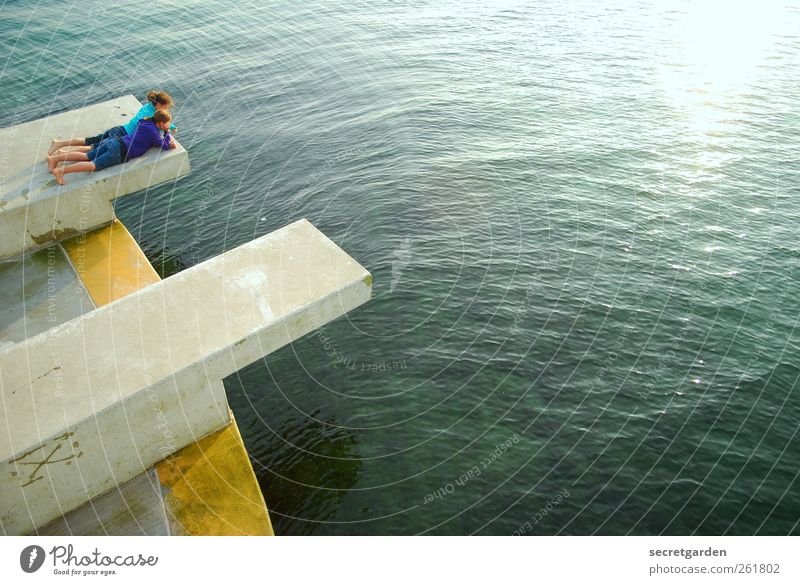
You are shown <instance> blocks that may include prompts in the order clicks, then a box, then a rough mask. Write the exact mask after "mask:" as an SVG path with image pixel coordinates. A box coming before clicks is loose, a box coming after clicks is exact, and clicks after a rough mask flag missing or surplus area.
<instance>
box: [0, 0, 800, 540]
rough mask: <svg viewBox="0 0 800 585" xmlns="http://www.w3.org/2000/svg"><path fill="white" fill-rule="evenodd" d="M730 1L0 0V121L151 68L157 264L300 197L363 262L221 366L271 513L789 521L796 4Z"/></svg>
mask: <svg viewBox="0 0 800 585" xmlns="http://www.w3.org/2000/svg"><path fill="white" fill-rule="evenodd" d="M598 4H602V5H598ZM752 4H754V5H753V6H749V5H743V6H739V5H736V4H734V5H733V6H731V5H729V4H725V3H721V2H717V3H714V2H710V3H690V2H685V1H679V0H675V1H671V2H664V3H658V4H656V5H648V4H647V3H640V2H633V1H625V2H604V3H597V2H589V1H585V2H584V1H578V2H575V1H572V2H539V3H534V2H512V1H509V2H492V3H481V2H474V1H466V0H465V1H463V2H459V3H447V2H443V3H423V2H409V3H394V2H369V3H367V2H347V3H344V2H338V1H324V2H321V3H317V4H314V5H313V6H308V7H303V6H298V5H296V3H291V2H273V3H271V4H270V5H269V6H262V5H260V3H255V2H247V1H243V2H239V3H236V4H226V3H222V2H213V1H195V2H181V3H170V2H159V3H151V4H148V7H147V11H146V12H142V9H141V6H140V5H139V4H137V3H123V5H122V6H121V7H119V8H117V7H116V6H115V7H114V8H113V9H109V7H108V3H107V2H104V3H100V2H97V3H92V2H71V3H70V2H37V3H34V2H6V3H5V4H3V5H2V8H0V10H2V17H3V18H2V21H1V22H0V46H2V52H0V63H2V69H0V84H1V86H2V90H3V91H2V92H0V124H2V125H3V126H6V125H10V124H14V123H18V122H22V121H26V120H31V119H36V118H39V117H42V116H45V115H47V114H48V113H51V112H59V111H64V110H69V109H73V108H77V107H80V106H82V105H84V104H88V103H94V102H98V101H101V100H105V99H109V98H112V97H116V96H118V95H122V94H126V93H134V94H136V95H138V96H143V95H144V94H145V92H146V91H147V90H148V89H150V88H151V87H160V88H163V89H166V90H168V91H170V92H171V93H172V94H173V96H174V97H175V98H176V100H177V107H176V109H175V114H176V117H177V124H178V126H179V129H180V132H179V138H180V139H181V141H182V143H183V144H184V145H186V146H187V147H188V149H189V151H190V156H191V161H192V169H193V171H192V174H191V176H189V177H188V178H185V179H182V180H181V181H179V182H178V183H177V184H176V185H175V186H174V187H173V186H162V187H158V188H153V189H150V190H149V191H148V192H147V193H144V194H139V195H135V196H132V197H128V198H125V199H122V200H120V201H119V202H118V204H117V211H118V213H119V215H120V217H121V218H122V220H123V221H124V222H125V223H126V225H127V226H128V227H129V228H130V229H131V231H132V232H133V233H134V235H135V236H136V237H137V239H138V240H139V242H140V243H141V245H142V247H143V249H144V250H145V252H146V253H147V254H148V257H149V258H150V259H151V261H152V262H153V263H154V264H155V265H156V266H157V268H158V269H159V270H160V272H161V273H162V274H165V275H168V274H172V273H174V272H176V271H179V270H181V269H183V268H185V267H187V266H191V265H193V264H196V263H198V262H201V261H203V260H205V259H207V258H209V257H211V256H213V255H215V254H218V253H220V252H222V251H224V250H227V249H230V248H232V247H234V246H237V245H239V244H242V243H243V242H246V241H249V240H251V239H252V238H254V237H257V236H259V235H262V234H264V233H267V232H270V231H272V230H274V229H276V228H279V227H281V226H283V225H285V224H286V223H288V222H290V221H293V220H295V219H298V218H300V217H306V218H308V219H309V220H310V221H312V222H313V223H314V224H315V225H316V226H318V227H319V228H320V229H321V230H322V231H323V232H325V233H326V234H327V235H328V236H329V237H331V238H332V239H333V240H334V241H336V242H337V243H338V244H339V245H340V246H342V247H343V248H344V249H345V250H347V251H348V252H349V253H350V254H351V255H352V256H354V257H355V258H356V259H357V260H359V262H361V263H362V264H363V265H364V266H366V267H367V268H368V269H369V270H370V271H371V272H372V273H373V275H374V277H375V285H374V299H373V300H372V301H371V302H370V303H369V304H367V305H365V306H364V307H362V308H360V309H359V310H357V311H354V312H353V313H352V314H350V315H348V316H347V317H345V318H341V319H339V320H338V321H336V322H335V323H333V324H330V325H329V326H327V327H325V329H324V330H323V331H322V332H320V333H319V334H318V335H316V336H312V337H309V338H305V339H302V340H300V341H299V342H297V343H295V344H293V345H292V346H291V347H287V348H284V349H283V350H281V351H279V352H277V353H275V354H273V355H271V356H269V357H268V358H267V359H266V360H265V361H264V362H263V363H258V364H255V365H253V366H251V367H248V368H246V369H245V370H243V371H242V372H240V373H239V374H238V375H236V376H233V377H231V378H230V379H228V380H226V386H227V388H228V394H229V398H230V403H231V405H232V408H233V410H234V411H235V413H236V418H237V420H238V422H239V426H240V428H241V431H242V433H243V435H244V439H245V442H246V444H247V447H248V450H249V451H250V453H251V455H252V457H253V465H254V467H255V469H256V472H257V474H258V478H259V481H260V483H261V485H262V488H263V490H264V493H265V497H266V500H267V503H268V505H269V507H270V512H271V515H272V519H273V522H274V524H275V526H276V529H277V531H278V532H279V533H282V534H312V533H313V534H418V533H426V534H467V533H480V534H511V533H514V532H517V533H525V534H591V533H603V534H627V533H632V534H686V533H698V534H722V533H725V534H756V533H757V534H789V533H793V534H797V533H798V532H800V529H799V528H798V521H800V486H799V485H798V481H797V475H798V465H797V464H798V460H797V452H798V448H800V438H798V424H799V421H800V398H798V392H797V388H796V387H797V383H798V375H800V368H798V361H797V352H798V346H799V345H800V338H799V336H798V333H797V331H796V326H797V320H798V315H800V313H798V310H797V306H796V303H795V302H794V301H795V291H796V290H797V286H798V284H800V266H799V264H798V262H799V260H800V249H798V247H797V244H796V241H795V237H794V234H795V233H796V224H797V220H798V215H799V214H800V204H798V203H797V202H796V201H795V199H794V198H795V197H796V196H797V195H798V191H799V189H800V176H799V175H798V168H799V167H798V157H797V154H796V136H797V135H798V131H800V119H798V113H797V108H796V103H795V102H796V97H797V95H800V91H799V90H800V86H799V85H800V84H799V83H798V80H797V76H796V71H797V70H798V69H797V68H798V65H800V38H799V37H798V31H800V9H798V7H797V6H789V5H786V3H784V2H761V3H758V5H757V6H756V5H755V4H756V3H752ZM49 138H50V137H43V140H44V139H47V140H49Z"/></svg>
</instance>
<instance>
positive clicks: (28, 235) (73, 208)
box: [0, 95, 190, 259]
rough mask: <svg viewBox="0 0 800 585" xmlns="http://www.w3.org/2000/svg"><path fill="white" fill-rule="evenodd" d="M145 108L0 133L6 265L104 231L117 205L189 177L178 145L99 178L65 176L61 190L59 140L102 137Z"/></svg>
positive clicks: (104, 108) (113, 105)
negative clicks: (54, 153) (55, 155)
mask: <svg viewBox="0 0 800 585" xmlns="http://www.w3.org/2000/svg"><path fill="white" fill-rule="evenodd" d="M140 106H141V104H140V103H139V101H138V100H137V99H136V98H135V97H133V96H130V95H129V96H123V97H121V98H117V99H114V100H109V101H107V102H103V103H100V104H95V105H92V106H87V107H85V108H81V109H79V110H73V111H70V112H64V113H62V114H56V115H53V116H49V117H47V118H43V119H41V120H34V121H32V122H27V123H25V124H20V125H18V126H12V127H10V128H3V129H0V147H2V148H3V149H5V150H8V151H9V152H10V156H8V157H4V159H3V164H2V165H0V259H4V258H11V257H14V256H17V255H19V254H22V253H23V252H25V251H29V250H33V249H36V248H41V247H43V246H45V245H47V244H49V243H52V242H54V241H59V240H62V239H65V238H69V237H72V236H75V235H77V234H79V233H82V232H87V231H90V230H93V229H95V228H97V227H100V226H102V225H105V224H107V223H109V222H110V221H111V220H112V219H113V218H114V210H113V207H112V204H111V202H112V201H113V200H114V199H115V198H117V197H120V196H122V195H126V194H129V193H134V192H136V191H141V190H142V189H146V188H147V187H149V186H152V185H158V184H159V183H163V182H165V181H169V180H173V179H176V178H177V177H180V176H183V175H186V174H188V173H189V170H190V169H189V157H188V154H187V153H186V150H184V149H183V147H181V146H180V144H178V148H176V149H174V150H168V151H160V150H158V149H155V148H151V149H150V151H148V153H147V154H145V155H144V156H142V157H140V158H137V159H134V160H133V161H130V162H128V163H125V164H123V165H116V166H113V167H110V168H108V169H104V170H102V171H98V172H96V173H76V174H69V175H65V179H64V180H65V183H66V184H65V185H64V186H59V185H57V184H56V182H55V179H54V178H53V176H52V175H51V174H50V173H49V172H48V170H47V162H46V158H47V150H48V148H50V141H51V140H52V139H53V138H74V137H86V136H92V135H94V134H99V133H100V132H102V131H104V130H107V129H108V128H111V127H113V126H119V125H120V124H122V123H124V122H126V121H128V120H130V119H131V117H132V116H134V115H135V114H136V112H137V111H138V109H139V107H140Z"/></svg>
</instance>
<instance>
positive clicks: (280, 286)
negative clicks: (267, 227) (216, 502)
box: [0, 220, 372, 534]
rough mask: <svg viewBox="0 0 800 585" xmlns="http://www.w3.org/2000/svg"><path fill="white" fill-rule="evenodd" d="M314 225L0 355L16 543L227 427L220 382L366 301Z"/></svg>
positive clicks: (362, 282)
mask: <svg viewBox="0 0 800 585" xmlns="http://www.w3.org/2000/svg"><path fill="white" fill-rule="evenodd" d="M371 284H372V278H371V276H370V274H369V272H367V271H366V270H365V269H364V268H363V267H362V266H360V265H359V264H358V263H357V262H356V261H355V260H353V259H352V258H350V257H349V256H348V255H347V254H345V253H344V252H343V251H342V250H341V249H340V248H338V247H337V246H336V245H335V244H334V243H333V242H331V241H330V240H328V239H327V238H326V237H325V236H324V235H323V234H322V233H320V232H319V231H318V230H317V229H316V228H314V227H313V226H312V225H311V224H310V223H308V222H307V221H305V220H300V221H298V222H295V223H293V224H291V225H289V226H287V227H285V228H283V229H280V230H278V231H276V232H273V233H271V234H268V235H266V236H263V237H261V238H259V239H257V240H254V241H253V242H250V243H248V244H245V245H243V246H240V247H239V248H236V249H234V250H231V251H229V252H226V253H225V254H222V255H221V256H218V257H216V258H212V259H211V260H208V261H206V262H204V263H202V264H199V265H197V266H195V267H193V268H190V269H188V270H186V271H184V272H181V273H179V274H177V275H175V276H173V277H170V278H168V279H166V280H164V281H161V282H158V283H155V284H151V285H149V286H147V287H145V288H144V289H141V290H139V291H137V292H135V293H133V294H130V295H128V296H125V297H124V298H122V299H120V300H118V301H115V302H112V303H111V304H109V305H106V306H104V307H101V308H99V309H96V310H94V311H92V312H90V313H88V314H85V315H83V316H81V317H78V318H76V319H73V320H71V321H69V322H67V323H64V324H62V325H59V326H57V327H55V328H53V329H50V330H48V331H46V332H44V333H42V334H40V335H37V336H35V337H33V338H30V339H28V340H26V341H24V342H22V343H18V344H16V345H14V346H12V347H9V348H6V349H5V350H2V351H0V391H2V398H3V401H4V405H5V410H6V416H5V419H4V420H3V421H2V424H0V524H2V528H3V530H4V531H5V532H6V533H10V534H18V533H24V532H28V531H30V530H32V529H33V528H34V527H35V526H38V525H41V524H44V523H46V522H49V521H50V520H52V519H54V518H56V517H58V516H60V515H62V514H63V513H64V512H66V511H67V510H70V509H72V508H74V507H76V506H78V505H79V504H81V503H82V502H84V501H86V500H88V499H90V498H93V497H95V496H97V495H99V494H101V493H103V492H105V491H107V490H109V489H111V488H113V487H114V486H116V485H119V484H121V483H123V482H125V481H127V480H129V479H131V478H133V477H134V476H136V475H138V474H140V473H142V472H144V471H145V470H146V469H148V468H149V467H151V466H152V465H153V464H155V463H156V462H158V461H159V460H161V459H163V458H164V457H165V456H167V455H168V454H170V453H172V452H175V451H177V450H178V449H180V448H182V447H184V446H186V445H189V444H190V443H192V442H194V441H197V440H198V439H200V438H202V437H203V436H205V435H207V434H209V433H211V432H212V431H215V430H217V429H220V428H222V427H224V426H226V425H227V424H228V423H229V421H230V417H229V412H228V409H227V402H226V398H225V395H224V390H223V389H222V388H221V383H219V381H220V380H221V379H222V378H224V377H225V376H227V375H229V374H231V373H233V372H235V371H237V370H239V369H241V368H243V367H244V366H246V365H248V364H249V363H252V362H253V361H255V360H257V359H259V358H261V357H263V356H265V355H267V354H269V353H270V352H272V351H274V350H276V349H278V348H280V347H282V346H283V345H285V344H287V343H289V342H291V341H293V340H295V339H297V338H299V337H301V336H302V335H305V334H306V333H309V332H310V331H312V330H313V329H315V328H317V327H319V326H321V325H323V324H325V323H326V322H328V321H330V320H332V319H334V318H336V317H338V316H340V315H342V314H344V313H345V312H347V311H349V310H351V309H353V308H355V307H357V306H358V305H360V304H362V303H364V302H365V301H367V300H368V299H369V298H370V295H371Z"/></svg>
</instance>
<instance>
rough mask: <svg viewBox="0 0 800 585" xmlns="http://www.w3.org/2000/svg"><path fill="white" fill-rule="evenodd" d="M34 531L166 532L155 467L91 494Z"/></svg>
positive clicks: (58, 533) (47, 533)
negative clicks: (80, 502) (106, 489)
mask: <svg viewBox="0 0 800 585" xmlns="http://www.w3.org/2000/svg"><path fill="white" fill-rule="evenodd" d="M35 532H36V533H37V534H39V535H40V536H73V535H74V536H119V535H124V536H169V534H170V532H169V524H168V522H167V515H166V510H165V508H164V500H163V499H162V497H161V485H160V484H159V482H158V477H157V476H156V473H155V470H153V469H150V470H148V471H147V472H145V473H142V474H141V475H138V476H136V477H134V478H133V479H132V480H130V481H127V482H125V483H123V484H122V485H120V486H119V487H116V488H114V489H112V490H111V491H109V492H106V493H105V494H103V495H101V496H98V497H96V498H93V499H92V500H91V501H89V502H86V503H85V504H84V505H82V506H81V507H79V508H76V509H75V510H73V511H72V512H69V513H68V514H65V515H64V516H61V517H60V518H58V519H57V520H54V521H53V522H51V523H50V524H48V525H47V526H44V527H42V528H40V529H38V530H36V531H35Z"/></svg>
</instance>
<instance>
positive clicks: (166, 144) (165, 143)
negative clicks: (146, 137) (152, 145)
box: [157, 132, 177, 150]
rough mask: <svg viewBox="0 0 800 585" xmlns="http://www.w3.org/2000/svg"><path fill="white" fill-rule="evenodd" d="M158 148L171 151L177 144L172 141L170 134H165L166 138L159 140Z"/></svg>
mask: <svg viewBox="0 0 800 585" xmlns="http://www.w3.org/2000/svg"><path fill="white" fill-rule="evenodd" d="M157 146H159V147H160V148H161V150H169V149H171V148H175V147H176V146H177V144H175V141H174V140H172V136H170V134H169V132H164V138H163V139H159V140H158V145H157Z"/></svg>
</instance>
